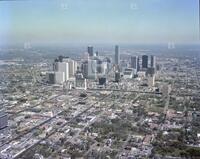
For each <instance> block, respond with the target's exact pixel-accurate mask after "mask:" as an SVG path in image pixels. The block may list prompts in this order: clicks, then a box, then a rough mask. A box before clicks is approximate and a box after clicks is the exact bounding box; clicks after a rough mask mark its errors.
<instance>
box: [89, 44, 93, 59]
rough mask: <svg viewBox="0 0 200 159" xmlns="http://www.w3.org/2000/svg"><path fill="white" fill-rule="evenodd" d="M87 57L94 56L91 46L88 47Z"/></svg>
mask: <svg viewBox="0 0 200 159" xmlns="http://www.w3.org/2000/svg"><path fill="white" fill-rule="evenodd" d="M88 55H89V57H92V56H93V55H94V53H93V46H88Z"/></svg>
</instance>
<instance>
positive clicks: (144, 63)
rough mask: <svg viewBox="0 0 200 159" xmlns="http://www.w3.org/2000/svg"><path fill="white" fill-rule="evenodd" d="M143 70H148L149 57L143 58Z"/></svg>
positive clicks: (144, 56)
mask: <svg viewBox="0 0 200 159" xmlns="http://www.w3.org/2000/svg"><path fill="white" fill-rule="evenodd" d="M142 68H148V56H147V55H143V56H142Z"/></svg>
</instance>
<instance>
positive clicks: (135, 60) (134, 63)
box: [131, 56, 138, 70]
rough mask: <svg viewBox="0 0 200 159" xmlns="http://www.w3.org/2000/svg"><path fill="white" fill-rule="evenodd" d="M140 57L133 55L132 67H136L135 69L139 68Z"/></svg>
mask: <svg viewBox="0 0 200 159" xmlns="http://www.w3.org/2000/svg"><path fill="white" fill-rule="evenodd" d="M137 63H138V57H137V56H132V57H131V68H134V69H136V70H137V69H138V68H137V67H138V64H137Z"/></svg>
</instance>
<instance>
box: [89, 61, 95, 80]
mask: <svg viewBox="0 0 200 159" xmlns="http://www.w3.org/2000/svg"><path fill="white" fill-rule="evenodd" d="M87 78H88V79H96V78H97V60H93V59H89V60H88V76H87Z"/></svg>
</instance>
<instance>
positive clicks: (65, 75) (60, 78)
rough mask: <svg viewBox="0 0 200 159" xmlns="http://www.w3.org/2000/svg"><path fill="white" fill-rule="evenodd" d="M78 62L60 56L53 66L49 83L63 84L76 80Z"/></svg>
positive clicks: (49, 74)
mask: <svg viewBox="0 0 200 159" xmlns="http://www.w3.org/2000/svg"><path fill="white" fill-rule="evenodd" d="M76 70H77V62H76V61H74V60H72V59H70V58H69V57H64V56H59V57H58V58H57V59H56V60H55V62H54V64H53V72H50V73H48V76H49V78H48V79H49V83H51V84H54V83H56V84H62V83H64V82H67V81H69V80H71V79H73V78H74V76H75V73H76Z"/></svg>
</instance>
